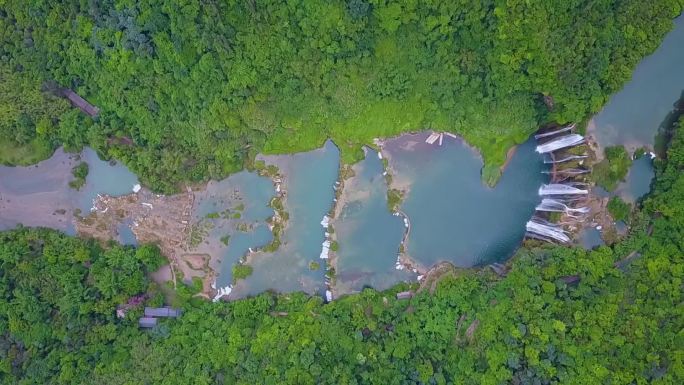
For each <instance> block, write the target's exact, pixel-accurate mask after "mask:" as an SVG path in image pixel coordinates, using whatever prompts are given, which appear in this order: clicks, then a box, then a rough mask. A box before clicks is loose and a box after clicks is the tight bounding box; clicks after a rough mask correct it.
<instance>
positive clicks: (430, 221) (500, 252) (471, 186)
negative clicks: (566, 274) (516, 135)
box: [384, 133, 547, 267]
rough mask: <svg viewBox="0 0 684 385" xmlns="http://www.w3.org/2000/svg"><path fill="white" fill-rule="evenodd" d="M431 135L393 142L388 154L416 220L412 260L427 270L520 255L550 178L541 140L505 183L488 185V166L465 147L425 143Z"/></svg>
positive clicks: (523, 151)
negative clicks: (483, 171) (484, 180)
mask: <svg viewBox="0 0 684 385" xmlns="http://www.w3.org/2000/svg"><path fill="white" fill-rule="evenodd" d="M427 135H428V134H427V133H422V134H418V135H404V136H401V137H399V138H396V139H392V140H389V141H388V142H387V143H386V145H385V147H384V150H385V151H387V153H389V154H390V165H391V167H392V168H393V169H394V173H395V174H394V178H395V181H396V183H397V185H399V186H400V187H404V188H407V189H408V193H407V195H406V198H405V201H404V202H403V204H402V209H403V211H404V212H406V214H407V215H408V216H409V218H410V220H411V233H410V236H409V239H408V254H409V255H410V256H411V258H412V259H413V260H415V261H417V262H418V263H420V264H422V265H424V266H425V267H430V266H432V265H434V264H436V263H438V262H440V261H449V262H452V263H453V264H455V265H456V266H460V267H470V266H474V265H479V264H485V263H490V262H494V261H502V260H505V259H507V258H508V257H510V256H511V255H512V254H513V252H514V251H515V250H516V249H517V248H518V246H519V244H520V241H521V240H522V238H523V236H524V234H525V223H526V222H527V221H528V220H529V219H530V217H531V216H532V214H533V213H534V211H535V210H534V209H535V206H536V205H537V204H538V203H539V202H540V201H541V199H540V198H539V196H538V192H537V190H538V188H539V186H540V185H541V184H542V183H543V182H545V181H546V179H547V177H546V176H545V175H544V174H542V173H541V172H542V170H543V169H544V167H545V166H544V164H543V161H542V158H541V156H540V155H539V154H537V153H535V152H534V148H535V146H536V143H535V141H534V140H533V139H531V140H528V141H527V142H525V143H524V144H522V145H520V146H518V148H517V150H516V152H515V154H514V156H513V158H512V160H511V161H510V162H509V164H508V166H507V167H506V170H505V171H504V173H503V176H502V178H501V180H500V181H499V183H498V184H497V185H496V186H495V187H494V188H489V187H487V186H486V185H484V184H483V183H482V179H481V175H480V170H481V168H482V159H481V158H480V157H479V155H478V154H477V153H476V152H475V151H474V150H473V149H471V148H470V147H468V146H467V145H465V144H464V143H463V142H462V141H460V140H455V139H453V138H448V137H445V138H444V145H443V146H437V145H429V144H427V143H425V139H426V137H427Z"/></svg>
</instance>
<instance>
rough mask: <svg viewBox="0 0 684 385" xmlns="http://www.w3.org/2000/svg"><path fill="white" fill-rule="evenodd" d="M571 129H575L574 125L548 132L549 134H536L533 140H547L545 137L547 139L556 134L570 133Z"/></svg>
mask: <svg viewBox="0 0 684 385" xmlns="http://www.w3.org/2000/svg"><path fill="white" fill-rule="evenodd" d="M573 128H575V124H574V123H573V124H571V125H569V126H565V127H563V128H559V129H558V130H555V131H549V132H545V133H543V134H537V135H535V136H534V138H535V139H541V138H547V137H549V136H553V135H556V134H560V133H561V132H565V131H570V130H572V129H573Z"/></svg>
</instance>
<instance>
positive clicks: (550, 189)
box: [539, 183, 589, 196]
mask: <svg viewBox="0 0 684 385" xmlns="http://www.w3.org/2000/svg"><path fill="white" fill-rule="evenodd" d="M587 194H589V190H585V189H580V188H577V187H575V186H571V185H567V184H559V183H552V184H543V185H542V186H541V187H540V188H539V195H541V196H544V195H587Z"/></svg>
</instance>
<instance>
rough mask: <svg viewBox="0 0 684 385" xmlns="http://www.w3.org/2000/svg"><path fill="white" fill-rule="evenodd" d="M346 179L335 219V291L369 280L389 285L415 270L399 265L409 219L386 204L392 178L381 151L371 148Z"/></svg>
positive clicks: (348, 289) (368, 283)
mask: <svg viewBox="0 0 684 385" xmlns="http://www.w3.org/2000/svg"><path fill="white" fill-rule="evenodd" d="M353 171H354V173H355V175H354V176H353V177H352V178H349V179H347V180H346V181H345V186H344V192H343V193H342V196H341V197H340V201H339V202H338V205H339V207H338V213H337V216H336V218H335V220H334V221H333V222H332V225H333V227H334V229H335V236H336V237H337V241H338V242H339V244H340V249H339V250H338V251H337V280H336V291H337V293H339V294H344V293H349V292H353V291H358V290H361V289H362V288H363V287H364V286H372V287H374V288H377V289H380V290H382V289H386V288H388V287H390V286H392V285H393V284H395V283H396V282H398V281H400V280H406V279H409V278H412V279H415V274H409V273H407V272H406V271H399V270H397V269H395V266H394V264H395V261H396V259H397V253H398V250H399V244H400V243H401V239H402V237H403V235H404V221H403V220H402V219H401V217H398V216H394V215H392V213H390V211H389V209H388V208H387V182H386V181H385V177H384V176H383V171H384V169H383V164H382V161H381V160H380V159H379V158H378V153H377V152H376V151H374V150H371V149H366V158H365V159H364V160H363V161H361V162H360V163H358V164H356V165H355V166H354V167H353Z"/></svg>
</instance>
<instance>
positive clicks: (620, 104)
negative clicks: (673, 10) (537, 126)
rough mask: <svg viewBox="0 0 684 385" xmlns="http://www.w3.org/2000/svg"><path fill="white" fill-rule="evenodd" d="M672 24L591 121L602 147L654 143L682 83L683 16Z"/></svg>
mask: <svg viewBox="0 0 684 385" xmlns="http://www.w3.org/2000/svg"><path fill="white" fill-rule="evenodd" d="M674 24H675V27H674V29H673V30H672V31H671V32H670V33H669V34H668V35H667V36H666V37H665V39H664V40H663V42H662V43H661V45H660V46H659V47H658V49H657V50H656V51H655V52H654V53H653V54H651V55H650V56H647V57H645V58H644V59H643V60H642V61H641V62H640V63H639V65H638V66H637V68H636V69H635V71H634V73H633V74H632V79H631V80H630V81H629V82H628V83H627V84H625V86H624V88H623V89H622V90H620V91H619V92H618V93H616V94H615V95H613V96H612V97H611V98H610V101H609V103H608V104H607V105H606V106H605V107H604V108H603V110H602V111H601V112H600V113H598V114H597V115H596V116H595V117H594V118H593V119H592V121H591V122H590V126H591V127H592V131H593V132H594V134H595V137H596V140H597V141H598V143H599V145H600V146H601V147H607V146H614V145H624V146H626V147H627V148H628V150H630V152H631V151H633V150H634V149H636V148H639V147H642V146H646V147H649V148H650V147H652V146H653V145H654V137H655V135H656V133H657V130H658V127H659V123H661V121H660V119H661V117H663V116H666V115H667V113H668V110H669V106H670V103H671V102H672V101H673V100H676V99H677V98H678V97H680V95H681V92H682V85H683V84H684V71H682V68H681V66H682V63H684V49H682V46H684V16H680V17H678V18H677V19H675V21H674Z"/></svg>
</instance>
